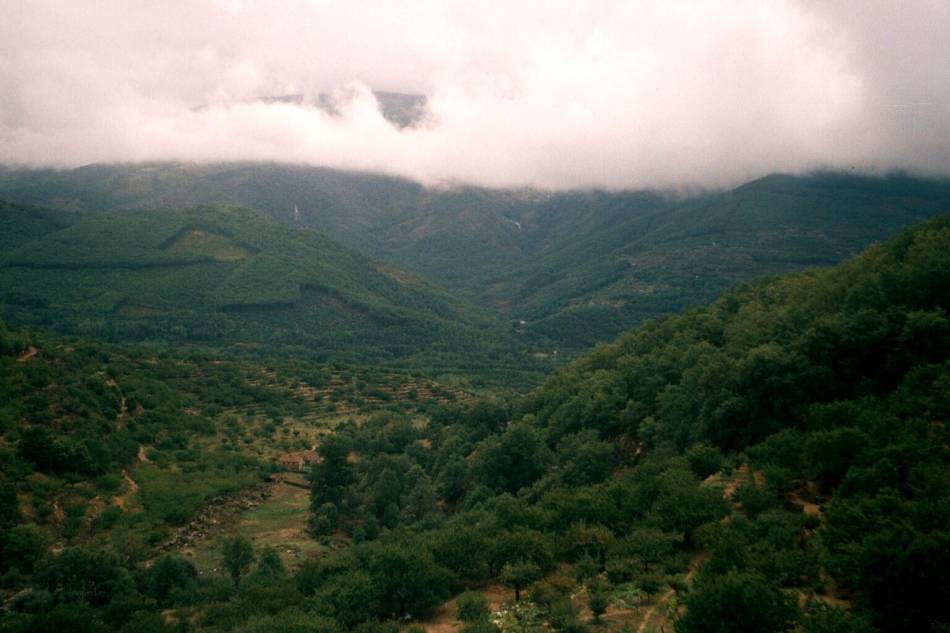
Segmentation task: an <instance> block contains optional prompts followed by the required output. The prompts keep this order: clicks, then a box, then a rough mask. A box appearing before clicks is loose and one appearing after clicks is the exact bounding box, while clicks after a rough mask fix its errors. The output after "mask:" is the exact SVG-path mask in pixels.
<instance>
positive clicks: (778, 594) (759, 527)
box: [0, 216, 950, 633]
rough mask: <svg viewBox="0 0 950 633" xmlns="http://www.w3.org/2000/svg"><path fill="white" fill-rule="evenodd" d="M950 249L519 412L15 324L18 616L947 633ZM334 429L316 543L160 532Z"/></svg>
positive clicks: (806, 278) (753, 297) (796, 301)
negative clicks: (172, 541) (292, 554)
mask: <svg viewBox="0 0 950 633" xmlns="http://www.w3.org/2000/svg"><path fill="white" fill-rule="evenodd" d="M201 239H202V240H203V239H204V238H203V237H202V238H201ZM215 244H217V245H218V246H220V242H218V241H217V240H215ZM248 246H253V244H248ZM224 252H225V253H227V254H228V256H229V257H231V256H233V254H234V253H235V252H236V251H235V249H234V248H233V247H232V246H231V245H230V244H229V245H228V248H226V249H224ZM948 252H950V216H941V217H939V218H936V219H934V220H931V221H929V222H926V223H924V224H922V225H920V226H918V227H916V228H914V229H912V230H909V231H906V232H903V233H902V234H901V235H899V236H898V237H896V238H894V239H892V240H890V241H889V242H887V243H886V244H881V245H875V246H872V247H871V248H869V249H867V250H866V251H865V252H863V253H862V254H860V255H859V256H857V257H855V258H853V259H851V260H849V261H847V262H845V263H844V264H841V265H839V266H837V267H834V268H829V269H823V270H817V269H812V270H809V271H806V272H802V273H797V274H794V275H790V276H786V277H783V278H780V279H776V280H772V281H767V282H757V283H754V284H751V285H745V286H741V287H738V288H735V289H733V290H730V291H728V292H727V293H725V294H724V295H723V296H722V297H721V298H719V299H717V300H716V301H715V302H713V303H711V304H709V305H707V306H703V307H696V308H692V309H690V310H688V311H686V312H685V313H684V314H682V315H679V316H671V317H665V318H662V319H657V320H652V321H650V322H648V323H646V324H644V325H643V326H641V327H639V328H637V329H635V330H632V331H630V332H628V333H626V334H624V335H623V336H621V337H620V338H619V339H617V340H616V341H615V342H613V343H611V344H609V345H603V346H600V347H598V348H597V349H596V350H595V351H594V352H592V353H591V354H589V355H587V356H585V357H583V358H581V359H579V360H577V361H576V362H574V363H572V364H571V365H569V366H567V367H565V368H563V369H561V370H560V371H558V372H556V373H555V375H553V376H552V377H551V378H550V379H549V380H548V381H546V382H545V383H544V384H543V385H542V386H541V387H539V388H537V389H535V390H534V391H533V392H531V393H529V394H527V395H525V396H523V397H519V398H515V399H513V400H510V401H505V400H494V399H483V400H480V401H474V402H473V401H472V399H471V397H469V396H466V395H465V394H464V393H460V392H455V393H452V395H451V396H449V393H450V390H448V389H445V388H439V387H437V386H435V385H433V384H431V383H430V384H429V385H425V389H426V390H427V391H428V392H430V393H431V392H433V390H441V391H442V392H443V394H444V395H445V397H443V398H440V399H439V401H438V404H440V405H441V406H431V405H434V404H437V403H436V402H432V403H431V405H428V406H427V405H424V404H423V403H416V402H415V401H414V400H410V401H404V400H402V399H401V398H398V397H395V395H394V394H399V393H408V392H405V391H404V387H405V386H406V385H405V382H406V379H405V378H403V379H399V378H398V377H397V376H396V375H393V374H390V375H383V374H381V373H380V372H378V371H375V372H370V373H369V374H365V373H362V372H361V370H342V369H341V368H339V367H337V368H333V367H319V366H313V365H310V364H309V363H306V362H292V363H288V362H286V361H279V362H276V363H273V362H271V363H266V364H264V365H256V364H253V363H247V362H246V361H239V360H235V359H227V358H216V357H214V356H207V355H195V354H192V355H183V354H182V353H181V352H180V351H171V352H164V353H151V352H150V351H149V350H148V349H146V348H136V349H132V348H116V347H110V346H105V345H103V344H101V343H95V342H86V341H82V340H62V339H55V338H49V337H44V336H41V335H36V334H31V333H29V332H23V331H13V332H10V331H8V330H6V328H0V370H2V371H3V378H4V380H3V381H2V382H0V384H2V385H3V389H4V392H3V395H4V400H3V402H4V403H5V404H4V405H3V408H2V409H0V411H2V413H0V416H2V417H0V423H2V427H3V439H2V445H0V459H2V460H3V463H4V464H5V468H4V471H3V477H2V479H0V519H2V523H0V542H2V544H3V547H2V552H3V558H2V560H0V573H2V578H3V591H4V605H5V609H6V612H5V613H4V614H3V615H0V630H3V631H16V632H24V633H25V632H33V631H48V630H77V631H78V630H87V631H97V632H98V631H110V630H118V631H128V632H131V631H137V632H139V631H160V632H165V633H167V632H170V631H177V630H187V631H200V632H203V631H208V632H222V633H223V632H224V631H248V632H249V633H256V632H261V633H263V632H265V631H306V632H310V631H320V632H323V633H348V632H350V631H353V632H358V633H395V632H396V631H398V630H400V628H401V627H406V628H411V629H412V630H413V631H419V632H420V633H421V632H422V631H423V630H425V631H440V632H444V633H446V632H455V631H459V632H460V633H538V632H540V631H545V630H554V631H558V632H564V633H577V632H581V631H589V632H591V633H620V632H621V631H629V630H634V631H636V630H644V631H645V630H653V631H658V630H667V631H674V630H675V631H676V632H677V633H736V632H748V633H752V632H755V633H827V632H829V631H832V632H835V633H875V632H879V633H898V632H905V631H922V632H932V633H938V632H940V631H944V630H945V629H946V627H947V626H948V625H950V610H948V604H947V602H946V600H945V596H946V595H947V594H948V592H950V574H948V573H947V569H948V567H950V559H948V552H950V536H948V532H947V526H948V525H950V522H948V508H950V452H948V450H947V446H948V443H950V437H948V430H947V428H946V425H945V420H946V418H947V415H948V414H950V407H948V403H950V318H948V310H950V292H948V289H950V260H948V257H947V253H948ZM344 372H345V374H344ZM361 383H363V385H364V386H362V387H361V386H360V384H361ZM423 387H424V385H422V384H419V383H418V382H414V383H413V391H416V390H418V392H420V393H421V392H422V391H423ZM328 388H332V390H333V391H332V392H331V394H332V393H334V392H335V393H336V396H335V399H334V397H333V396H332V395H331V397H330V403H332V405H331V404H330V403H326V402H325V400H324V396H323V395H322V394H323V393H325V392H326V391H327V389H328ZM317 391H320V392H321V397H320V398H316V397H315V396H314V394H315V393H316V392H317ZM303 393H306V394H307V396H306V397H301V394H303ZM370 394H375V395H372V396H371V395H370ZM384 394H390V395H389V398H390V399H387V397H386V396H385V395H384ZM417 397H418V396H417ZM351 400H352V404H353V406H354V408H353V409H349V410H348V411H347V410H346V409H343V410H341V409H338V408H336V406H337V403H339V402H341V401H351ZM453 400H454V401H455V402H456V404H455V405H453V404H452V401H453ZM324 407H332V408H324ZM360 407H368V408H364V409H361V408H360ZM341 413H342V415H340V414H341ZM314 440H316V441H317V443H318V444H319V447H318V453H319V455H320V456H321V459H322V461H321V462H319V463H317V464H316V465H314V466H313V469H312V472H311V474H310V484H311V488H310V510H311V512H310V520H309V523H308V525H309V527H308V529H309V534H310V535H309V537H307V541H306V543H301V542H300V541H297V540H295V541H293V545H292V547H295V548H300V547H301V546H303V545H305V546H306V551H309V552H311V555H310V557H309V558H302V559H301V558H296V559H293V564H292V566H291V567H290V568H288V567H287V566H286V564H285V562H284V558H285V557H286V556H287V555H288V551H287V548H289V547H291V545H290V544H288V541H287V540H286V538H288V537H280V536H279V535H278V536H277V537H275V536H274V534H273V533H271V532H263V531H260V530H258V531H254V532H250V533H251V534H253V535H254V539H255V540H250V539H248V538H246V537H245V536H244V535H242V534H241V533H240V532H237V533H236V534H235V533H234V532H230V533H229V535H228V536H227V537H222V538H221V539H220V540H219V546H216V547H217V549H215V550H214V551H213V552H207V551H201V550H195V549H193V548H189V547H183V548H178V549H176V548H174V547H172V548H170V549H168V548H166V549H161V547H162V544H163V543H164V542H165V540H164V539H167V538H169V536H170V535H172V534H175V529H176V526H180V525H182V524H184V523H186V522H187V521H188V519H189V515H190V513H191V512H193V511H195V510H197V509H198V508H201V507H204V506H203V503H205V502H206V500H208V499H209V497H212V496H213V495H215V494H217V493H219V492H223V491H226V490H234V489H235V488H237V487H241V486H248V485H251V484H252V482H253V481H254V480H255V479H258V478H259V477H260V476H261V474H262V473H263V472H265V471H267V470H269V469H268V467H267V466H268V458H270V459H271V460H272V456H273V454H274V452H275V450H287V449H288V448H292V447H295V446H306V445H307V444H309V443H310V442H312V441H314ZM146 445H147V448H145V450H144V455H143V450H141V449H140V448H139V447H140V446H146ZM143 457H144V458H143ZM270 464H273V462H272V461H270ZM123 468H124V469H126V471H127V472H126V473H125V475H123V476H120V477H116V476H115V475H116V473H117V472H121V471H120V470H119V469H123ZM131 469H134V470H131ZM129 472H131V474H132V475H133V476H134V481H135V484H136V485H135V487H133V486H132V484H130V483H129V480H128V479H127V477H128V473H129ZM129 479H131V477H129ZM116 499H119V500H120V501H121V502H116V501H115V500H116ZM104 500H109V501H108V503H104ZM57 508H58V509H59V510H58V511H57ZM285 509H286V507H285V506H276V505H267V506H266V507H265V506H261V507H258V508H257V509H254V510H251V511H249V512H247V513H246V514H243V515H241V514H239V515H237V516H231V518H230V519H229V520H231V521H234V522H236V523H237V524H238V525H242V526H245V529H247V530H251V528H252V527H253V526H254V525H257V524H256V523H254V522H255V521H257V522H258V523H259V522H260V521H262V520H263V518H265V517H266V516H268V514H267V513H271V516H272V515H273V514H274V513H275V512H278V511H284V510H285ZM278 516H283V515H278ZM241 517H244V519H241ZM209 529H210V528H209ZM275 538H276V540H271V539H275ZM281 538H284V540H280V539H281ZM294 538H295V539H297V538H298V537H297V536H294ZM202 542H203V541H202ZM281 548H283V549H281ZM294 551H298V550H294ZM209 558H211V559H213V560H217V561H219V563H218V564H219V566H218V567H212V566H208V567H202V568H201V571H202V573H200V574H199V573H198V567H197V566H196V561H197V563H198V564H202V561H205V560H208V559H209Z"/></svg>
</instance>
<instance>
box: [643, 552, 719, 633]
mask: <svg viewBox="0 0 950 633" xmlns="http://www.w3.org/2000/svg"><path fill="white" fill-rule="evenodd" d="M704 558H705V555H704V554H697V555H696V556H694V557H693V559H692V560H691V561H689V573H688V574H686V582H687V583H690V582H692V581H693V576H695V575H696V570H697V569H699V564H700V563H701V562H702V561H703V559H704ZM675 594H676V589H670V590H669V591H667V592H666V593H665V594H663V597H661V598H660V599H659V600H657V601H656V604H654V605H653V606H652V607H650V608H649V609H647V612H646V613H645V614H643V621H642V622H640V626H639V628H637V633H645V632H646V631H647V625H648V624H650V622H651V620H655V622H654V626H652V627H651V628H650V629H649V630H650V631H657V630H662V628H663V626H664V624H666V623H667V619H666V618H665V617H664V616H663V615H662V614H657V610H658V609H659V608H660V607H662V606H663V605H665V604H666V603H667V602H669V601H670V598H672V597H673V596H674V595H675ZM657 626H659V627H660V628H659V629H657Z"/></svg>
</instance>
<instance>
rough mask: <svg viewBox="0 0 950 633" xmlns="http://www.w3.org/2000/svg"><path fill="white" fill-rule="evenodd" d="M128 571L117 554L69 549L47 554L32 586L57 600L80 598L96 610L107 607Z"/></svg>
mask: <svg viewBox="0 0 950 633" xmlns="http://www.w3.org/2000/svg"><path fill="white" fill-rule="evenodd" d="M127 577H128V571H126V569H125V568H124V567H123V566H122V564H121V562H120V561H119V559H118V557H116V556H115V555H114V554H111V553H107V552H101V551H95V550H91V549H86V548H82V547H69V548H66V549H65V550H63V551H62V552H61V553H59V554H48V555H47V556H45V557H44V558H43V559H42V560H40V561H39V562H38V563H37V564H36V567H35V569H34V570H33V582H34V584H35V585H36V586H37V587H40V588H43V589H45V590H47V591H49V592H50V593H52V594H55V595H56V596H58V597H62V598H63V599H66V600H69V599H70V598H71V597H72V598H76V597H78V598H80V599H82V600H85V601H86V602H88V603H89V604H91V605H93V606H103V605H105V604H107V603H108V602H109V601H110V600H111V599H112V596H113V594H114V592H115V591H116V589H117V587H118V586H119V585H120V583H121V582H122V581H123V579H125V578H127Z"/></svg>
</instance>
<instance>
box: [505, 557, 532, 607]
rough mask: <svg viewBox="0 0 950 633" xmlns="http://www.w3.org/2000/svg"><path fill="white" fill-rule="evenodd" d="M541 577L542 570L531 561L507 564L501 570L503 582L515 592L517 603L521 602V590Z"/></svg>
mask: <svg viewBox="0 0 950 633" xmlns="http://www.w3.org/2000/svg"><path fill="white" fill-rule="evenodd" d="M541 576H542V573H541V568H540V567H538V566H537V565H535V564H534V563H532V562H531V561H518V562H516V563H506V564H505V566H504V567H502V569H501V581H502V582H503V583H505V585H507V586H508V587H511V588H512V589H514V590H515V602H521V590H522V589H524V588H525V587H527V586H528V585H530V584H531V583H533V582H534V581H535V580H538V579H539V578H541Z"/></svg>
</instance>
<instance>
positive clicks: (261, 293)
mask: <svg viewBox="0 0 950 633" xmlns="http://www.w3.org/2000/svg"><path fill="white" fill-rule="evenodd" d="M0 227H2V228H4V229H9V228H10V227H19V229H18V230H17V231H16V232H13V231H6V232H5V235H4V238H3V241H2V245H3V247H4V248H3V253H2V254H0V318H4V319H8V320H9V321H11V322H13V323H18V324H28V325H33V326H40V327H43V328H49V329H54V330H58V331H62V332H68V333H81V334H87V335H88V334H95V335H97V336H100V337H105V338H109V339H113V340H156V341H171V342H176V343H186V342H193V343H201V344H211V345H216V346H234V345H237V346H240V347H242V348H244V349H253V348H256V347H266V348H267V349H270V350H281V349H283V350H286V351H291V352H296V353H300V354H304V355H308V356H311V357H315V358H320V359H338V360H352V361H360V362H368V363H372V364H375V365H391V366H418V365H419V364H420V363H422V364H425V366H427V367H430V368H435V369H438V370H441V371H452V370H453V369H458V368H461V367H465V370H466V372H471V373H473V374H474V375H477V374H478V373H479V372H480V371H481V369H480V368H484V367H488V366H489V365H491V366H492V367H494V369H493V371H494V370H495V369H498V370H503V369H504V368H505V367H507V366H517V367H519V371H523V370H524V369H526V368H527V365H526V355H525V354H521V353H520V352H518V351H517V350H518V349H520V345H519V343H518V342H517V341H522V340H524V338H525V337H523V336H517V337H516V335H515V334H514V333H513V332H512V331H511V329H510V328H509V327H506V326H505V324H503V323H501V322H499V321H498V320H497V319H494V318H492V317H491V316H486V315H484V314H482V313H481V311H478V310H474V309H473V308H472V306H471V305H470V304H467V303H466V302H464V301H461V300H458V299H456V298H454V297H452V296H450V295H449V294H447V293H445V292H443V291H440V290H439V289H437V288H435V287H433V286H432V285H431V284H428V283H426V282H425V281H423V280H420V279H418V278H415V277H413V276H412V275H409V274H407V273H405V272H402V271H400V270H398V269H395V268H393V267H390V266H386V265H383V264H380V263H377V262H374V261H372V260H370V259H369V258H367V257H366V256H364V255H362V254H359V253H357V252H355V251H353V250H350V249H347V248H345V247H342V246H340V245H339V244H336V243H335V242H333V241H332V240H330V239H328V238H326V237H325V236H323V235H320V234H318V233H317V232H315V231H313V230H309V229H303V228H294V227H290V226H287V225H285V224H282V223H280V222H278V221H276V220H274V219H273V218H271V217H269V216H267V215H265V214H263V213H260V212H259V211H254V210H250V209H242V208H237V207H199V208H195V209H190V210H183V211H179V210H162V211H150V212H145V213H112V214H95V215H89V214H75V213H65V212H53V211H44V210H40V209H35V208H26V207H22V206H20V205H13V204H6V203H0ZM516 339H517V340H516ZM489 354H491V355H492V361H491V363H489V362H488V356H489Z"/></svg>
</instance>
